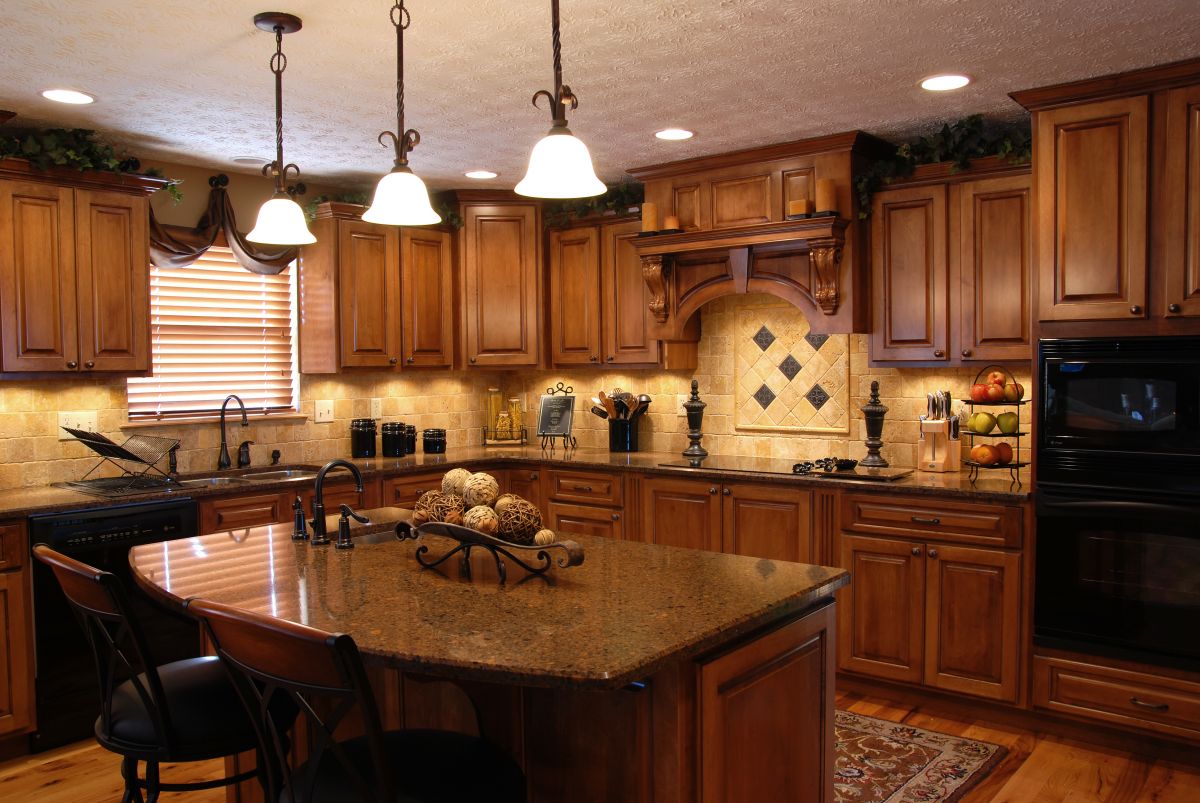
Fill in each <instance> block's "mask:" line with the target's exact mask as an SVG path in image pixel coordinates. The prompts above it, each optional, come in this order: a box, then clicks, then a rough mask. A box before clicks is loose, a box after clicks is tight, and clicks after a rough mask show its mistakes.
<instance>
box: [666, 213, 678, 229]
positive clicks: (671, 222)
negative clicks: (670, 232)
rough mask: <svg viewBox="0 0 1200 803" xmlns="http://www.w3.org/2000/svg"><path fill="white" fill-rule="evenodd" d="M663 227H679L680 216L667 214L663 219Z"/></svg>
mask: <svg viewBox="0 0 1200 803" xmlns="http://www.w3.org/2000/svg"><path fill="white" fill-rule="evenodd" d="M663 228H664V229H677V228H679V218H678V217H676V216H675V215H667V216H666V218H664V219H663Z"/></svg>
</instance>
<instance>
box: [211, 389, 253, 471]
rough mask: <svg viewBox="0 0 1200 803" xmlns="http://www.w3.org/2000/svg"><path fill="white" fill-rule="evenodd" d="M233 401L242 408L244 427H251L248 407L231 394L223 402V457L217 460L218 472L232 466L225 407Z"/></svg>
mask: <svg viewBox="0 0 1200 803" xmlns="http://www.w3.org/2000/svg"><path fill="white" fill-rule="evenodd" d="M231 399H232V400H235V401H236V402H237V403H238V407H241V408H242V426H243V427H247V426H250V419H248V418H246V405H244V404H242V400H241V399H240V398H238V397H237V396H236V395H235V394H233V393H230V394H229V395H228V396H226V397H225V401H223V402H221V456H220V457H218V458H217V470H218V471H220V470H223V469H227V468H229V466H230V465H232V463H231V461H230V460H229V440H228V438H227V437H226V435H225V407H226V406H227V405H228V404H229V401H230V400H231Z"/></svg>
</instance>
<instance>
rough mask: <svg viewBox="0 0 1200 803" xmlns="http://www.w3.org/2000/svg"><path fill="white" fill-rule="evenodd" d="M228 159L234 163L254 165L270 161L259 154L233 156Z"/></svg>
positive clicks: (261, 164)
mask: <svg viewBox="0 0 1200 803" xmlns="http://www.w3.org/2000/svg"><path fill="white" fill-rule="evenodd" d="M230 161H231V162H233V163H234V164H235V165H255V166H257V167H262V166H263V165H265V164H269V163H270V162H271V160H270V159H264V158H263V157H261V156H235V157H233V158H232V159H230Z"/></svg>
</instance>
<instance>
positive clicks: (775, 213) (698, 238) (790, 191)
mask: <svg viewBox="0 0 1200 803" xmlns="http://www.w3.org/2000/svg"><path fill="white" fill-rule="evenodd" d="M890 149H891V146H889V145H887V144H886V143H883V142H881V141H880V140H877V139H875V138H874V137H871V136H870V135H867V134H864V133H863V132H861V131H851V132H847V133H844V134H835V135H832V136H828V137H820V138H816V139H809V140H801V141H797V142H788V143H781V144H778V145H771V146H767V147H763V148H755V149H751V150H744V151H735V152H733V153H725V154H720V155H716V156H706V157H701V158H697V159H687V160H683V161H677V162H669V163H666V164H660V165H651V166H646V167H637V168H631V169H630V170H629V171H628V172H629V173H630V174H631V175H632V176H633V177H634V178H636V179H637V180H639V181H641V182H643V183H644V184H645V198H646V201H647V202H652V203H654V204H656V205H657V208H658V212H659V215H660V218H659V225H662V220H663V218H664V217H665V216H666V215H675V216H677V217H678V218H679V224H680V227H681V228H682V230H683V231H682V232H681V233H677V234H662V235H658V236H654V237H645V238H640V239H639V240H638V241H637V243H636V245H637V250H638V252H639V254H640V255H641V258H642V266H643V273H644V275H645V280H646V284H647V286H648V287H649V288H650V294H651V301H650V309H651V312H652V313H653V314H654V321H655V324H656V326H657V328H658V333H659V336H660V338H661V339H662V340H664V341H671V340H680V339H684V338H685V332H686V328H687V326H688V325H689V321H690V319H691V318H692V316H693V315H694V314H695V312H696V310H698V309H699V308H700V307H701V306H703V305H704V304H705V303H706V302H707V301H710V300H712V299H714V298H718V297H720V296H724V295H731V294H735V293H767V294H771V295H775V296H777V297H779V298H782V299H784V300H786V301H788V302H790V303H792V304H795V305H796V306H797V307H799V308H800V309H801V310H803V311H804V313H805V316H806V317H807V318H808V321H809V324H810V325H811V327H812V330H813V331H814V332H866V331H867V327H868V325H869V320H868V319H869V310H870V297H869V293H868V286H867V271H866V236H865V235H866V229H865V225H864V224H863V223H862V222H860V221H859V219H858V211H859V210H858V206H857V199H856V196H855V194H854V192H853V177H854V176H855V175H857V174H858V173H859V172H861V171H862V170H864V169H865V168H866V166H867V164H868V163H869V162H870V160H871V159H873V158H876V157H878V156H880V155H882V154H883V153H885V152H888V151H890ZM820 179H832V180H833V181H834V182H835V184H836V199H837V209H836V210H821V211H835V212H836V213H837V215H835V216H832V217H822V218H813V219H810V220H795V221H793V220H788V219H787V217H786V213H787V208H788V202H789V201H800V200H805V201H808V202H809V204H810V208H812V205H813V204H814V203H815V200H816V183H817V181H818V180H820Z"/></svg>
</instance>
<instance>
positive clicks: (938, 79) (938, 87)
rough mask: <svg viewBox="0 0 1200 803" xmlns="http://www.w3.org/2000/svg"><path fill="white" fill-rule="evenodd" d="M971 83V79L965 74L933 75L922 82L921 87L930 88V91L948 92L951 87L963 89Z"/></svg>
mask: <svg viewBox="0 0 1200 803" xmlns="http://www.w3.org/2000/svg"><path fill="white" fill-rule="evenodd" d="M969 83H971V79H970V78H968V77H967V76H965V75H957V74H950V75H931V76H929V77H928V78H926V79H925V80H924V81H922V82H921V89H928V90H929V91H930V92H948V91H950V90H951V89H962V88H963V87H964V86H966V85H967V84H969Z"/></svg>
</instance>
